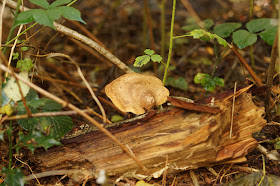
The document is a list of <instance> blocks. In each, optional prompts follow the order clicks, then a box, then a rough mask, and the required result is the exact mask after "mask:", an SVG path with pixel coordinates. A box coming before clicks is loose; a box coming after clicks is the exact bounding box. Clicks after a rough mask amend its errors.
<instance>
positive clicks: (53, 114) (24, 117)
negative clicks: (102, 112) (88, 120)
mask: <svg viewBox="0 0 280 186" xmlns="http://www.w3.org/2000/svg"><path fill="white" fill-rule="evenodd" d="M81 111H82V112H86V113H89V112H91V110H90V109H84V110H81ZM75 114H78V112H77V111H74V110H69V111H60V112H42V113H35V114H31V115H30V116H28V115H27V114H23V115H16V116H10V117H7V118H6V119H5V120H18V119H27V118H36V117H47V116H52V117H53V116H69V115H75Z"/></svg>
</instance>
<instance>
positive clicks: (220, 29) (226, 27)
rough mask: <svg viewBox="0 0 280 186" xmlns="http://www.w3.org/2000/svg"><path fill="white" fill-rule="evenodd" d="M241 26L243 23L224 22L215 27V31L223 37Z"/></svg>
mask: <svg viewBox="0 0 280 186" xmlns="http://www.w3.org/2000/svg"><path fill="white" fill-rule="evenodd" d="M241 26H242V24H241V23H222V24H219V25H216V26H215V27H214V33H215V34H217V35H218V36H220V37H222V38H226V37H228V36H230V34H231V33H232V32H233V31H235V30H236V29H238V28H240V27H241Z"/></svg>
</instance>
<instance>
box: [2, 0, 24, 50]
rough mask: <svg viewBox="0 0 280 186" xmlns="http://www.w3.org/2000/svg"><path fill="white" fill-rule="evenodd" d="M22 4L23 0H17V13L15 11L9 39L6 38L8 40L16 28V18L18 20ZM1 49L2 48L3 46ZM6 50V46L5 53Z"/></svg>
mask: <svg viewBox="0 0 280 186" xmlns="http://www.w3.org/2000/svg"><path fill="white" fill-rule="evenodd" d="M20 4H21V0H18V1H17V7H16V13H15V16H14V20H13V24H12V27H11V29H10V31H9V34H8V37H7V40H6V41H7V42H8V41H9V40H10V39H11V37H12V34H13V31H14V29H15V24H16V20H17V17H18V13H19V7H20ZM1 49H2V48H1ZM6 51H7V47H4V49H3V53H4V54H5V53H6Z"/></svg>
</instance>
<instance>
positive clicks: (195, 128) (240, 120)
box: [36, 92, 266, 178]
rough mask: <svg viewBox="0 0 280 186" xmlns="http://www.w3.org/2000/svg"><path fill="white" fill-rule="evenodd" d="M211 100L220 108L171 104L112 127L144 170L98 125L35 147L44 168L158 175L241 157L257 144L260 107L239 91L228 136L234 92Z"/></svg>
mask: <svg viewBox="0 0 280 186" xmlns="http://www.w3.org/2000/svg"><path fill="white" fill-rule="evenodd" d="M215 106H218V107H220V110H221V111H220V112H219V113H217V114H211V113H205V112H204V113H203V112H194V111H188V110H184V109H180V108H176V107H175V108H170V109H169V110H165V111H162V112H158V113H154V114H150V116H146V117H145V118H144V119H141V120H136V121H134V122H130V123H126V124H123V125H121V126H118V127H113V128H111V129H110V132H111V133H112V134H113V135H115V136H116V137H117V138H118V139H119V140H120V141H121V142H122V143H123V144H126V145H127V146H128V148H130V149H131V151H132V152H133V153H134V155H135V156H136V157H137V158H138V159H139V160H140V162H141V163H142V164H143V165H144V166H145V167H147V169H148V170H147V171H143V170H142V169H141V168H140V167H138V166H137V164H136V163H135V162H134V161H133V160H132V159H131V158H130V157H129V156H128V155H127V154H126V153H124V152H123V151H122V150H121V148H120V147H119V146H117V145H116V144H114V143H113V142H112V141H111V140H110V139H108V138H107V137H106V136H105V135H104V134H103V133H101V132H99V131H94V132H90V133H87V134H85V135H82V136H78V137H75V138H72V139H67V140H64V141H63V144H64V145H63V146H60V147H55V148H51V149H50V150H48V151H46V152H40V153H37V154H36V156H37V158H38V160H39V162H40V165H39V167H40V168H41V170H42V171H47V170H55V169H56V170H58V169H73V168H78V169H84V170H88V171H89V172H90V175H91V176H90V177H94V176H96V174H97V173H98V172H99V171H100V170H105V171H106V174H107V175H110V176H127V177H129V176H134V177H137V178H144V177H155V178H157V177H159V176H160V175H161V174H162V173H163V171H164V170H165V169H167V171H168V173H171V172H178V171H183V170H188V169H196V168H199V167H205V166H213V165H216V164H221V163H230V162H242V161H245V160H246V158H245V155H246V154H248V152H250V151H251V150H252V149H253V148H255V147H256V145H257V144H258V142H257V141H256V140H255V139H254V138H253V137H252V133H254V132H258V131H260V130H261V129H262V127H263V126H264V125H265V124H266V120H265V119H264V118H263V114H264V109H263V108H259V107H257V106H255V104H254V103H253V101H252V99H251V94H249V93H246V92H244V93H241V94H240V95H239V96H238V97H237V98H236V100H235V106H234V115H233V126H232V137H231V138H230V137H229V133H230V128H231V114H232V95H231V96H228V97H226V98H223V100H217V99H216V101H215ZM148 115H149V114H148ZM167 157H168V161H167V162H166V160H167Z"/></svg>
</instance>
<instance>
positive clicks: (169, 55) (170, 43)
mask: <svg viewBox="0 0 280 186" xmlns="http://www.w3.org/2000/svg"><path fill="white" fill-rule="evenodd" d="M175 10H176V0H173V9H172V18H171V27H170V41H169V51H168V59H167V63H166V67H165V71H164V76H163V81H162V82H163V84H165V81H166V77H167V70H168V67H169V64H170V60H171V54H172V45H173V28H174V20H175Z"/></svg>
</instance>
